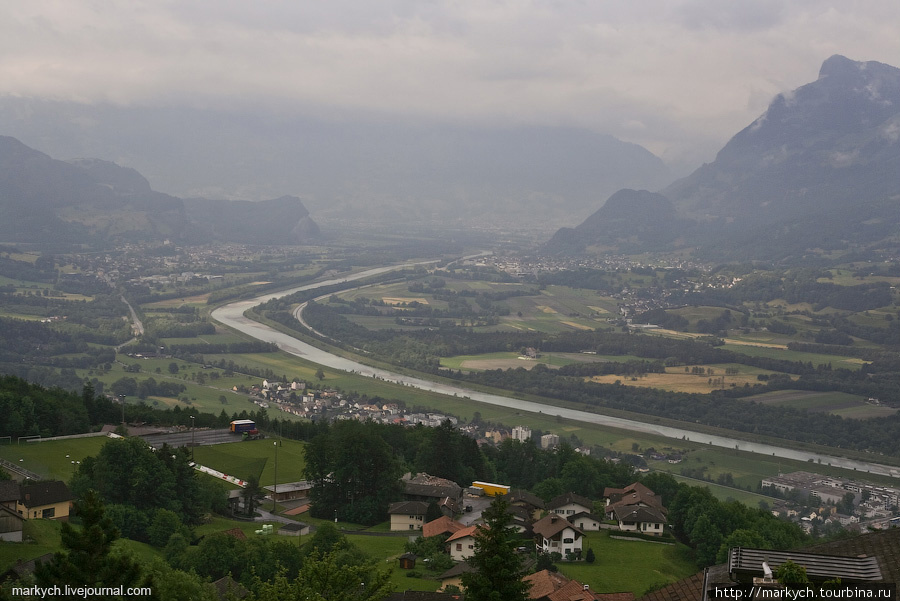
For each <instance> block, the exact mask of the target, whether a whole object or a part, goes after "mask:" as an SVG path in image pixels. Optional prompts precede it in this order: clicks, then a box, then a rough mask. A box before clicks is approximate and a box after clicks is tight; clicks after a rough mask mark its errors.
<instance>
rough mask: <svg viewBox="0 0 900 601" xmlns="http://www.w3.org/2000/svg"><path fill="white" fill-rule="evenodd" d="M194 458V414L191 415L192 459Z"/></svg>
mask: <svg viewBox="0 0 900 601" xmlns="http://www.w3.org/2000/svg"><path fill="white" fill-rule="evenodd" d="M193 460H194V416H193V415H192V416H191V461H193Z"/></svg>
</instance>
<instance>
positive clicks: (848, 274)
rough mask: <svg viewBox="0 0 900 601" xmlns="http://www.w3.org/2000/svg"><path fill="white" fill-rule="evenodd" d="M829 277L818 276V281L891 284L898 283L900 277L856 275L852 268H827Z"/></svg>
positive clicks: (845, 283) (846, 284)
mask: <svg viewBox="0 0 900 601" xmlns="http://www.w3.org/2000/svg"><path fill="white" fill-rule="evenodd" d="M828 271H829V272H830V273H831V277H830V278H819V279H818V281H819V282H827V283H831V284H837V285H838V286H858V285H860V284H874V283H876V282H887V283H888V284H890V285H891V286H897V285H898V284H900V277H891V276H883V275H866V276H856V275H853V274H854V270H850V269H829V270H828Z"/></svg>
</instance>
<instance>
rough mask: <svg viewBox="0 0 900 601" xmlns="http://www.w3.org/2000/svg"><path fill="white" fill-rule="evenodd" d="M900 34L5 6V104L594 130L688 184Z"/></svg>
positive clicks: (338, 0)
mask: <svg viewBox="0 0 900 601" xmlns="http://www.w3.org/2000/svg"><path fill="white" fill-rule="evenodd" d="M898 32H900V2H898V1H897V0H870V1H866V0H861V1H859V2H847V0H837V1H835V0H736V1H732V0H631V1H628V2H625V1H610V0H582V1H577V0H572V1H569V0H544V1H534V2H528V1H516V0H512V1H503V0H459V1H453V0H286V1H274V0H272V1H267V0H254V1H250V0H84V1H82V0H28V1H27V2H26V1H23V0H0V95H18V96H35V97H49V98H53V99H59V100H77V101H80V102H86V103H94V102H112V103H116V104H137V105H149V106H158V105H175V106H177V105H179V104H189V105H191V106H195V107H196V106H200V107H217V108H224V109H228V108H240V109H247V108H259V109H264V110H268V111H276V112H278V111H282V112H292V111H293V112H297V113H302V114H306V115H310V114H312V115H319V116H321V117H322V118H327V119H347V118H354V119H356V118H361V119H371V118H378V117H379V116H389V117H391V118H394V117H396V116H397V115H401V116H404V117H408V118H411V119H428V120H430V119H435V118H436V119H441V120H448V121H458V122H465V123H469V124H472V123H474V124H486V125H488V124H489V125H501V126H503V125H507V124H518V123H527V124H542V125H574V126H580V127H586V128H590V129H592V130H594V131H598V132H603V133H609V134H612V135H614V136H616V137H618V138H621V139H623V140H627V141H631V142H636V143H639V144H642V145H644V146H646V147H647V148H648V149H650V150H651V151H653V152H655V153H656V154H658V155H659V156H660V157H662V158H663V159H664V160H666V161H667V162H669V163H670V164H672V165H674V166H675V167H676V168H678V167H682V168H683V167H684V166H696V165H697V164H698V163H699V162H701V161H708V160H711V159H712V158H713V157H714V153H715V151H716V150H718V149H719V148H720V147H721V146H722V145H723V144H724V142H726V141H727V140H728V139H729V138H730V137H731V136H732V135H733V134H735V133H736V132H737V131H739V130H740V129H741V128H743V127H744V126H746V125H747V124H749V123H750V122H751V121H753V119H755V118H756V117H757V116H758V115H759V114H760V113H762V112H763V111H764V110H765V108H766V106H767V105H768V103H769V101H770V100H771V99H772V98H773V96H774V95H775V94H777V93H779V92H782V91H786V90H790V89H793V88H796V87H798V86H800V85H803V84H805V83H808V82H810V81H813V80H814V79H815V78H816V76H817V73H818V69H819V66H820V65H821V63H822V61H823V60H825V59H826V58H828V57H829V56H831V55H832V54H843V55H845V56H847V57H849V58H851V59H853V60H877V61H881V62H886V63H889V64H893V65H895V66H897V65H900V35H898ZM0 133H2V132H0Z"/></svg>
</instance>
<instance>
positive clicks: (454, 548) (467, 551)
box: [447, 524, 483, 561]
mask: <svg viewBox="0 0 900 601" xmlns="http://www.w3.org/2000/svg"><path fill="white" fill-rule="evenodd" d="M478 528H483V526H480V525H478V524H475V525H473V526H469V527H467V528H463V529H462V530H458V531H456V532H455V533H453V534H452V535H450V538H448V539H447V552H448V553H450V557H452V558H453V561H465V560H467V559H469V558H470V557H472V556H473V555H475V532H476V531H477V530H478Z"/></svg>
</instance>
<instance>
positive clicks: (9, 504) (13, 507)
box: [0, 480, 73, 542]
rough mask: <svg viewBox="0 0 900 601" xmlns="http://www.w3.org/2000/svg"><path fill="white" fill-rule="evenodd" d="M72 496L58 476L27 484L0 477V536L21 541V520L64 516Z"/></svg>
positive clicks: (65, 516)
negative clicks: (56, 478)
mask: <svg viewBox="0 0 900 601" xmlns="http://www.w3.org/2000/svg"><path fill="white" fill-rule="evenodd" d="M72 499H73V497H72V493H70V492H69V487H68V486H66V483H65V482H62V481H60V480H47V481H43V482H37V483H35V484H27V485H22V484H20V483H19V482H16V481H15V480H0V540H4V541H12V542H21V541H22V531H23V530H24V527H25V520H33V519H45V520H46V519H52V520H68V519H69V508H70V506H71V503H72Z"/></svg>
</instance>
